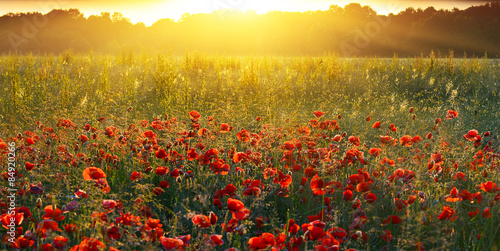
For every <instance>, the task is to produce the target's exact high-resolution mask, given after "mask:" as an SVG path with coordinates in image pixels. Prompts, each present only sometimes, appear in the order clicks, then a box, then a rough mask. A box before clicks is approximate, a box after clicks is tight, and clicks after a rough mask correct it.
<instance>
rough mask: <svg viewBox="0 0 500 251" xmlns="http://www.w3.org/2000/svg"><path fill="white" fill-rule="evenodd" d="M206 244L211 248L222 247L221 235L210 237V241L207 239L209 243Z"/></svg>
mask: <svg viewBox="0 0 500 251" xmlns="http://www.w3.org/2000/svg"><path fill="white" fill-rule="evenodd" d="M206 244H207V245H209V246H211V247H215V246H221V245H224V241H223V240H222V235H220V234H212V235H210V239H209V241H207V243H206Z"/></svg>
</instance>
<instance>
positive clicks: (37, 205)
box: [36, 198, 42, 208]
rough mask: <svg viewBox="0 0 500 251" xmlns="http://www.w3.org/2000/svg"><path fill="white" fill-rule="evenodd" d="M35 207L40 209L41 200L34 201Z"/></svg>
mask: <svg viewBox="0 0 500 251" xmlns="http://www.w3.org/2000/svg"><path fill="white" fill-rule="evenodd" d="M36 207H37V208H41V207H42V198H38V199H36Z"/></svg>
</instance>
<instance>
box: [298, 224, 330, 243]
mask: <svg viewBox="0 0 500 251" xmlns="http://www.w3.org/2000/svg"><path fill="white" fill-rule="evenodd" d="M324 229H325V223H323V222H321V221H319V220H316V221H313V222H311V223H305V224H302V231H304V233H307V234H306V236H305V237H306V239H309V240H319V239H321V238H323V237H325V235H326V232H325V230H324Z"/></svg>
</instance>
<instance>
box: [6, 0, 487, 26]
mask: <svg viewBox="0 0 500 251" xmlns="http://www.w3.org/2000/svg"><path fill="white" fill-rule="evenodd" d="M350 2H353V1H349V0H338V1H336V0H141V1H133V0H91V1H89V0H39V1H23V0H0V15H3V14H6V13H9V12H14V13H15V12H30V11H37V12H42V13H47V12H49V11H50V10H52V9H69V8H78V9H79V10H80V11H81V12H83V13H84V14H85V16H89V15H99V14H100V13H101V12H111V13H112V12H121V13H123V15H124V16H125V17H127V18H130V20H131V21H132V22H133V23H136V22H144V23H145V24H146V25H151V24H152V23H154V22H155V21H156V20H158V19H161V18H172V19H176V20H177V19H179V18H180V17H181V16H182V14H184V13H186V12H189V13H192V14H193V13H200V12H204V13H210V12H212V11H215V10H218V9H222V8H236V9H240V10H247V9H252V10H255V11H257V13H259V14H261V13H266V12H268V11H270V10H282V11H306V10H327V9H328V7H329V6H330V5H332V4H336V5H339V6H341V7H343V6H344V5H346V4H348V3H350ZM354 2H357V3H360V4H362V5H370V6H371V7H372V8H373V9H375V10H376V11H377V13H379V14H388V13H398V12H400V11H402V10H404V9H406V8H407V7H414V8H423V9H425V8H427V7H428V6H434V7H435V8H436V9H442V8H445V9H452V8H454V7H457V8H459V9H464V8H467V7H469V6H471V5H480V4H484V3H487V2H488V1H466V0H462V1H446V0H441V1H422V0H420V1H415V0H389V1H382V0H371V1H369V0H359V1H354Z"/></svg>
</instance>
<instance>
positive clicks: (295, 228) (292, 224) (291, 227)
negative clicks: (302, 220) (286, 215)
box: [286, 219, 300, 235]
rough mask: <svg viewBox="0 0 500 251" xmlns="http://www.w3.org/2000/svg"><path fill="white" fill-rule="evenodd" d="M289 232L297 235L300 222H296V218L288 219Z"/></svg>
mask: <svg viewBox="0 0 500 251" xmlns="http://www.w3.org/2000/svg"><path fill="white" fill-rule="evenodd" d="M286 230H287V231H288V232H289V233H291V234H293V235H295V234H297V232H299V230H300V226H299V225H298V224H295V220H293V219H290V220H288V229H286Z"/></svg>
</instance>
